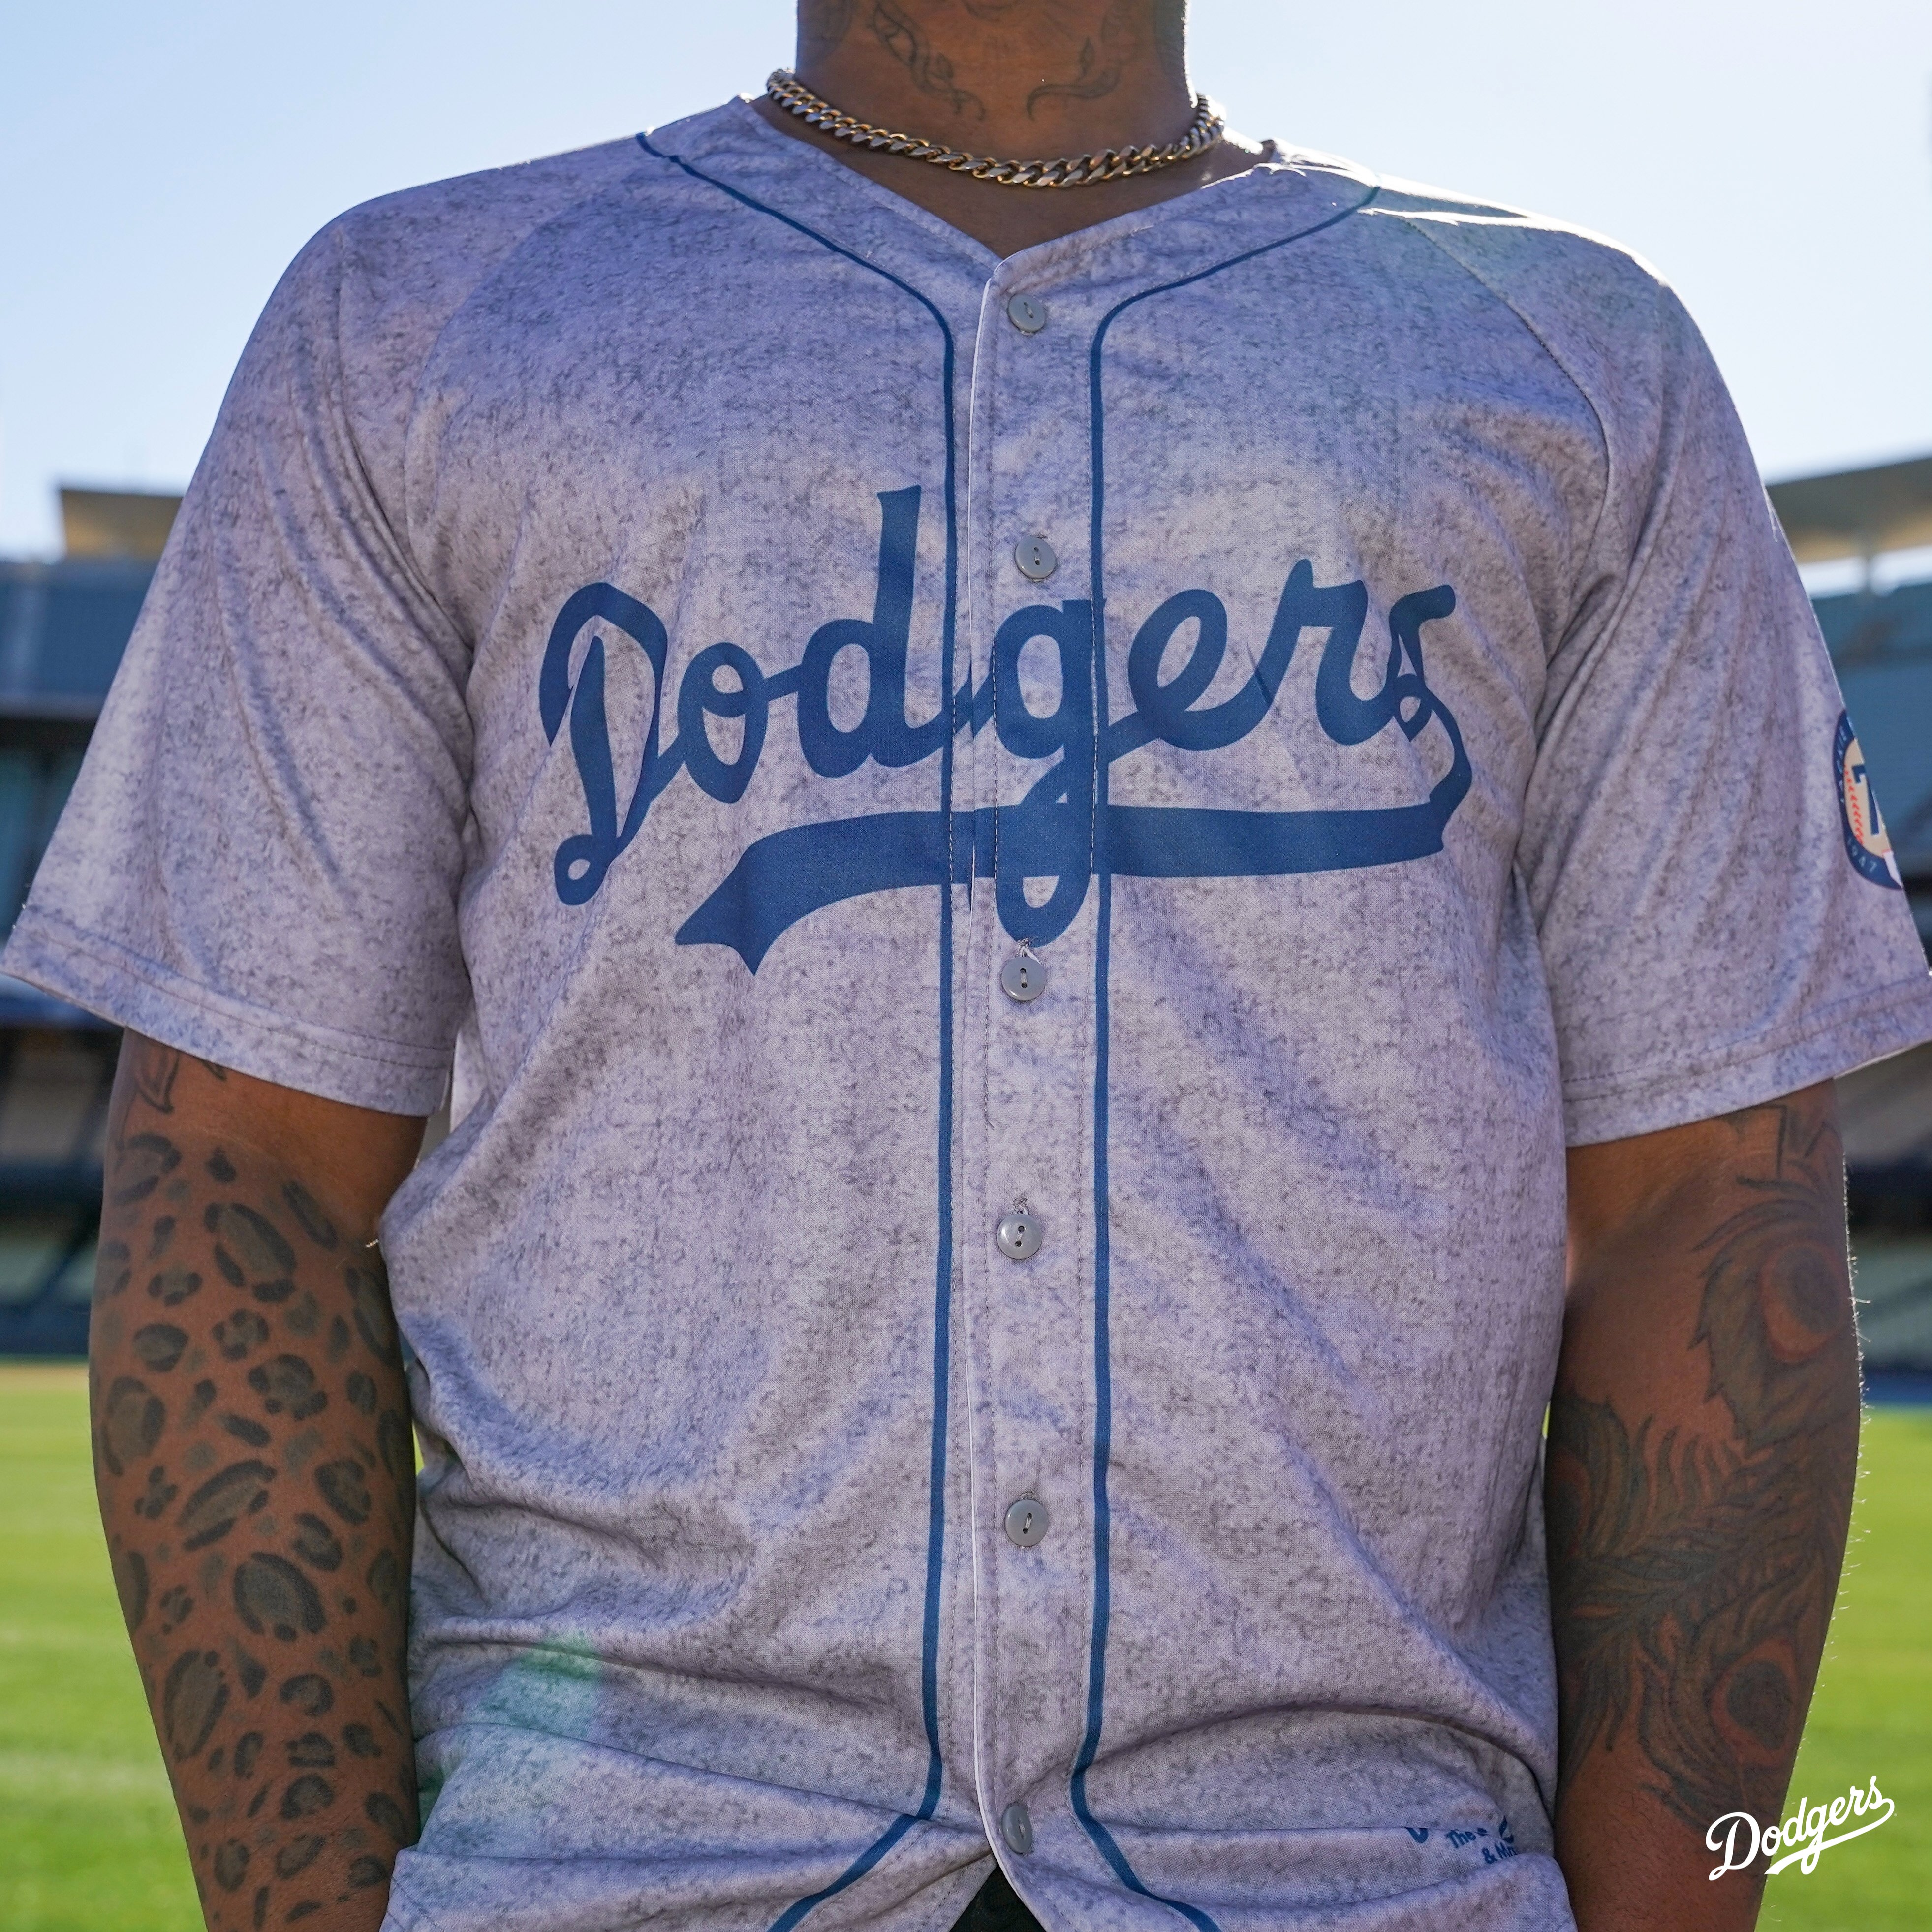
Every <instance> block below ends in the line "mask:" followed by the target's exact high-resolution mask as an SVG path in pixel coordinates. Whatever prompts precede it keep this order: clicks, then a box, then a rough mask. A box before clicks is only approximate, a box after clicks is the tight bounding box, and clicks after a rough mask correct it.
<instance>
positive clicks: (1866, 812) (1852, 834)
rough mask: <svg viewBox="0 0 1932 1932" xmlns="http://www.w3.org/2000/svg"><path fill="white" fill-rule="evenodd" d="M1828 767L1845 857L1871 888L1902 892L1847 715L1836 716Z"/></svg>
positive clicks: (1868, 777) (1846, 713) (1896, 863)
mask: <svg viewBox="0 0 1932 1932" xmlns="http://www.w3.org/2000/svg"><path fill="white" fill-rule="evenodd" d="M1832 764H1833V766H1834V767H1835V769H1836V770H1837V772H1838V822H1839V823H1840V824H1841V826H1843V829H1844V834H1845V856H1846V857H1847V858H1849V859H1850V860H1851V862H1852V865H1853V866H1854V867H1855V868H1856V870H1857V871H1858V872H1859V873H1860V874H1861V875H1862V876H1863V877H1865V878H1867V879H1869V880H1870V881H1871V882H1872V883H1873V885H1875V886H1890V887H1891V889H1893V890H1894V891H1899V890H1901V889H1903V887H1902V884H1901V882H1900V879H1899V876H1898V861H1897V859H1896V858H1894V856H1892V850H1891V839H1890V838H1888V836H1887V835H1886V833H1885V819H1884V817H1883V815H1882V814H1881V813H1880V811H1879V808H1878V799H1877V797H1876V795H1875V794H1874V793H1873V790H1872V786H1871V775H1870V773H1869V772H1867V770H1866V769H1865V759H1864V753H1863V752H1862V751H1860V750H1859V749H1858V738H1857V736H1856V734H1855V733H1854V732H1853V731H1852V720H1851V715H1850V713H1849V712H1843V711H1841V712H1839V714H1838V732H1837V734H1836V736H1835V738H1834V739H1833V741H1832Z"/></svg>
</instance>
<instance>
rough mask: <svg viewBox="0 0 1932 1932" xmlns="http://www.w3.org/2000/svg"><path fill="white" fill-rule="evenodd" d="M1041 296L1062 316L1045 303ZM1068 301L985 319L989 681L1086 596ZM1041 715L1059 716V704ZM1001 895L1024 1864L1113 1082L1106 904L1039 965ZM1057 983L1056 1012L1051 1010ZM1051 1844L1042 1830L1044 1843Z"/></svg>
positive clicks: (1004, 1760)
mask: <svg viewBox="0 0 1932 1932" xmlns="http://www.w3.org/2000/svg"><path fill="white" fill-rule="evenodd" d="M1031 299H1032V300H1033V301H1034V302H1038V303H1040V308H1041V310H1042V311H1043V312H1044V310H1045V308H1046V304H1045V303H1044V302H1041V301H1040V298H1038V297H1037V296H1036V297H1033V298H1031ZM1058 304H1059V299H1058V297H1055V308H1054V311H1053V315H1052V324H1051V326H1050V327H1049V328H1048V329H1046V330H1045V331H1044V332H1042V331H1040V330H1031V331H1029V330H1027V329H1023V328H1022V326H1021V324H1020V323H1019V321H1018V320H1016V319H1015V317H1014V314H1013V301H1012V298H1011V297H1010V296H1002V295H1000V294H998V293H995V296H994V298H993V299H992V300H991V301H989V302H987V303H986V305H985V306H984V308H983V317H984V320H983V325H982V329H983V333H982V335H981V336H980V339H979V342H978V345H977V350H976V362H975V377H974V380H975V382H976V384H984V385H986V386H987V389H986V393H984V394H983V395H980V396H977V397H976V399H975V406H974V414H973V418H972V421H973V425H974V437H975V438H976V444H975V447H974V449H973V450H972V452H971V458H970V461H971V469H970V478H971V482H970V493H969V496H968V517H969V524H970V527H971V533H972V545H973V548H972V552H971V559H970V562H969V568H970V570H971V592H970V593H969V595H970V597H971V608H972V616H971V623H972V627H973V640H974V652H975V655H977V658H979V661H980V663H981V664H983V666H984V667H985V669H984V670H983V672H982V673H981V676H983V677H985V678H988V679H990V678H992V676H993V675H994V673H993V670H992V651H991V645H992V638H993V637H994V635H995V633H996V632H997V631H998V629H999V628H1000V626H1001V624H1002V623H1003V622H1005V621H1006V619H1008V618H1009V617H1010V616H1012V615H1013V613H1014V612H1016V610H1021V609H1023V608H1025V607H1027V606H1028V605H1029V604H1041V603H1045V604H1057V603H1058V602H1059V601H1063V600H1064V598H1078V597H1081V596H1084V595H1085V585H1084V583H1079V582H1076V581H1074V580H1073V578H1074V577H1076V575H1077V572H1076V571H1070V569H1069V568H1067V565H1070V564H1072V563H1073V562H1074V559H1073V558H1072V557H1064V558H1063V557H1061V556H1059V555H1058V554H1057V553H1054V541H1055V538H1056V537H1058V538H1062V539H1063V540H1064V541H1067V542H1068V543H1069V544H1072V543H1073V538H1072V537H1069V536H1067V535H1066V532H1067V531H1069V530H1073V531H1076V532H1077V531H1079V530H1083V529H1085V517H1086V515H1087V510H1086V497H1085V487H1086V486H1085V462H1086V458H1087V451H1086V447H1085V442H1084V440H1082V439H1081V437H1079V435H1077V434H1074V433H1073V432H1072V431H1070V428H1069V425H1072V424H1076V423H1078V422H1084V420H1085V416H1084V411H1085V368H1086V365H1085V358H1084V353H1081V352H1080V351H1079V345H1078V344H1077V343H1076V341H1074V338H1073V326H1072V311H1070V310H1069V311H1066V312H1065V313H1064V314H1063V312H1062V311H1061V308H1060V306H1059V305H1058ZM1024 538H1038V539H1039V540H1040V550H1041V551H1042V552H1044V553H1045V554H1041V553H1035V552H1034V551H1032V550H1031V547H1029V549H1028V555H1027V556H1025V557H1024V558H1022V556H1020V555H1019V554H1018V553H1016V544H1019V541H1020V540H1022V539H1024ZM1049 559H1050V562H1049ZM1025 563H1031V564H1033V565H1035V566H1036V567H1037V568H1039V569H1040V571H1041V573H1042V574H1038V575H1036V574H1033V573H1032V572H1031V571H1028V570H1026V569H1025V568H1023V567H1022V566H1023V565H1024V564H1025ZM1037 648H1040V649H1051V646H1038V647H1037ZM1012 674H1013V672H1012V669H1011V667H1008V669H1007V670H1006V671H1004V672H1003V673H1001V690H1000V693H999V695H1000V696H1001V698H1003V699H1004V700H1005V701H1006V703H1007V704H1008V705H1009V706H1010V703H1011V702H1012V693H1011V691H1010V690H1009V689H1007V679H1008V678H1009V677H1010V676H1011V675H1012ZM1031 674H1032V667H1031V664H1029V666H1028V676H1029V677H1031ZM975 688H976V690H977V689H978V688H980V686H979V685H977V684H976V686H975ZM1036 702H1037V703H1040V704H1041V705H1042V706H1043V708H1044V707H1046V706H1050V703H1051V699H1050V697H1037V698H1036ZM975 762H976V766H977V784H976V799H975V802H976V803H977V805H979V806H980V808H982V809H986V808H999V807H1002V806H1004V807H1008V808H1010V807H1011V806H1013V805H1017V804H1018V803H1019V801H1020V800H1021V799H1023V798H1024V797H1025V796H1026V794H1027V793H1028V791H1030V790H1031V789H1032V788H1033V787H1034V785H1035V784H1037V783H1038V781H1039V780H1040V777H1041V775H1043V772H1044V771H1045V770H1046V769H1047V768H1048V761H1046V760H1041V759H1038V758H1021V757H1017V756H1016V755H1015V754H1013V753H1012V752H1011V751H1009V750H1008V749H1007V747H1006V746H1005V745H1004V743H1003V742H1001V740H1000V739H999V737H998V722H997V707H996V709H995V720H994V721H992V723H990V724H989V725H988V726H986V727H983V730H982V733H981V734H980V739H979V741H978V745H977V756H976V761H975ZM983 822H984V821H983ZM981 853H982V857H981V863H982V864H985V863H986V861H987V859H989V858H990V859H991V860H992V865H993V866H994V867H995V868H997V869H1000V870H1004V865H1005V862H1006V859H1007V849H1006V847H1005V845H1004V843H1003V841H1001V838H1000V836H999V830H998V820H997V819H995V821H994V823H993V825H992V826H991V827H990V828H989V833H988V835H986V838H984V840H983V844H982V846H981ZM971 925H972V928H973V932H974V941H973V949H972V953H971V959H972V961H973V962H974V963H975V965H976V966H977V970H976V971H974V984H973V985H972V986H971V988H970V989H968V991H967V993H966V1011H967V1013H968V1015H969V1016H971V1018H970V1025H971V1028H973V1030H974V1035H975V1037H974V1038H973V1039H972V1040H971V1044H970V1048H969V1051H970V1052H971V1055H973V1056H974V1058H977V1059H979V1061H980V1065H979V1066H978V1067H974V1069H973V1070H972V1071H971V1073H967V1074H966V1075H965V1078H964V1079H962V1085H961V1095H962V1110H964V1111H966V1112H970V1114H971V1116H972V1118H971V1123H970V1125H969V1126H968V1127H967V1130H966V1131H965V1134H964V1136H963V1138H964V1140H965V1153H966V1158H967V1160H968V1166H967V1169H966V1172H967V1174H968V1176H969V1177H970V1178H969V1180H968V1187H969V1188H970V1189H971V1193H972V1196H974V1205H975V1207H976V1208H977V1212H978V1213H980V1214H983V1215H984V1217H985V1219H984V1220H982V1221H980V1223H979V1226H978V1229H977V1231H976V1233H975V1235H974V1236H971V1237H965V1238H964V1240H963V1241H962V1245H964V1246H965V1247H966V1248H967V1250H968V1253H967V1256H966V1257H965V1280H966V1281H967V1282H968V1285H969V1292H970V1293H971V1315H970V1317H969V1320H968V1327H967V1330H966V1333H967V1335H968V1345H969V1346H970V1349H971V1358H970V1359H971V1370H970V1373H971V1376H972V1379H973V1388H974V1397H973V1400H974V1418H975V1421H974V1430H973V1449H972V1454H973V1458H974V1484H973V1487H974V1493H975V1494H976V1496H977V1499H979V1500H978V1504H977V1509H976V1511H975V1517H974V1526H973V1534H974V1541H975V1544H976V1547H977V1565H976V1567H977V1574H978V1577H979V1581H978V1582H977V1585H976V1590H975V1601H976V1602H977V1604H978V1607H979V1613H980V1619H981V1623H980V1629H979V1631H978V1634H977V1646H976V1647H977V1655H978V1657H979V1659H980V1673H979V1675H978V1676H977V1680H976V1682H977V1692H976V1697H975V1708H976V1720H977V1724H978V1726H979V1754H978V1776H979V1778H980V1790H981V1792H982V1793H983V1802H985V1803H986V1805H987V1808H988V1810H987V1817H988V1820H989V1824H991V1825H992V1828H993V1829H994V1830H995V1832H996V1833H998V1835H999V1838H998V1840H996V1842H1000V1841H1004V1848H1005V1849H1007V1850H1011V1849H1013V1841H1012V1839H1011V1838H1010V1835H1008V1832H1007V1826H1006V1825H1005V1823H1004V1822H1003V1820H1004V1817H1005V1815H1006V1814H1005V1813H1004V1812H1003V1811H1001V1810H1000V1809H999V1807H1000V1806H1001V1805H1002V1804H1004V1803H1005V1802H1006V1801H1007V1799H1008V1797H1010V1794H1011V1793H1013V1792H1014V1791H1015V1790H1028V1789H1030V1788H1032V1787H1034V1785H1035V1784H1037V1782H1038V1781H1039V1779H1040V1778H1041V1777H1042V1776H1043V1775H1049V1767H1050V1766H1052V1764H1054V1763H1064V1762H1065V1761H1066V1760H1067V1758H1068V1757H1069V1755H1070V1754H1071V1753H1073V1752H1074V1751H1077V1750H1078V1748H1079V1739H1080V1736H1081V1735H1082V1728H1081V1727H1082V1724H1083V1722H1084V1711H1085V1677H1084V1674H1083V1673H1084V1669H1085V1631H1084V1627H1083V1626H1082V1622H1081V1618H1080V1616H1079V1613H1078V1610H1077V1607H1078V1606H1079V1605H1082V1604H1085V1603H1086V1602H1087V1601H1088V1599H1089V1598H1090V1596H1091V1587H1090V1586H1091V1574H1090V1572H1091V1547H1090V1545H1091V1538H1089V1537H1088V1535H1086V1534H1085V1532H1084V1530H1083V1529H1082V1523H1083V1521H1084V1520H1085V1516H1086V1514H1087V1511H1086V1508H1085V1502H1084V1498H1085V1490H1083V1489H1082V1481H1083V1480H1085V1481H1086V1482H1087V1483H1088V1484H1089V1485H1090V1486H1091V1469H1090V1464H1089V1460H1088V1457H1089V1453H1090V1452H1089V1445H1088V1441H1087V1438H1086V1432H1088V1430H1091V1398H1090V1397H1089V1395H1088V1389H1087V1383H1088V1364H1090V1363H1091V1358H1092V1334H1091V1318H1090V1316H1089V1313H1088V1299H1089V1296H1090V1292H1091V1269H1090V1267H1089V1265H1088V1262H1087V1261H1086V1260H1085V1259H1083V1257H1084V1256H1085V1254H1086V1253H1087V1251H1088V1248H1089V1247H1090V1246H1091V1235H1090V1234H1089V1232H1088V1222H1089V1220H1090V1219H1091V1215H1090V1213H1089V1212H1088V1208H1087V1204H1088V1202H1090V1201H1091V1187H1092V1183H1091V1169H1090V1167H1089V1166H1088V1155H1089V1150H1090V1148H1091V1125H1090V1121H1089V1115H1090V1112H1091V1094H1092V1084H1093V1070H1092V1058H1091V1053H1092V1040H1091V1014H1090V1013H1089V1010H1088V1009H1089V1007H1090V1004H1091V1003H1090V1002H1089V1001H1086V1000H1084V999H1082V998H1080V997H1079V988H1080V986H1082V983H1083V982H1084V980H1085V977H1087V975H1088V972H1089V971H1090V968H1089V966H1088V961H1089V959H1091V947H1092V924H1091V905H1090V907H1088V910H1086V911H1085V912H1084V913H1082V914H1079V915H1076V918H1075V920H1074V922H1073V926H1071V927H1070V929H1067V931H1065V932H1062V933H1061V934H1058V935H1056V936H1055V940H1054V941H1053V945H1052V948H1051V949H1046V948H1041V949H1039V950H1036V949H1035V948H1034V947H1033V946H1031V944H1025V943H1023V942H1022V941H1019V940H1016V938H1015V937H1014V936H1013V935H1011V934H1010V933H1009V932H1007V930H1006V929H1005V926H1004V922H1002V920H1001V918H1000V916H999V913H998V892H997V890H996V889H995V886H994V883H993V881H992V880H989V879H987V878H986V877H981V879H980V880H979V881H977V883H976V885H975V888H974V898H973V904H972V908H971ZM1047 950H1052V962H1051V965H1050V966H1049V962H1048V961H1047V959H1046V958H1045V957H1044V956H1043V955H1044V953H1046V951H1047ZM1049 986H1050V988H1051V989H1052V995H1053V997H1052V998H1043V997H1042V996H1043V993H1045V992H1046V991H1047V990H1048V989H1049ZM1022 1010H1024V1011H1022ZM964 1071H965V1070H964V1069H963V1068H962V1073H964ZM969 1096H970V1098H969ZM1022 1197H1024V1198H1023V1199H1022ZM1007 1222H1017V1223H1020V1225H1019V1226H1013V1227H1009V1229H1007V1232H1008V1235H1009V1237H1010V1239H1009V1241H1007V1242H1006V1243H1004V1244H1003V1243H1002V1242H1001V1239H1000V1232H1001V1224H1002V1223H1007ZM1028 1223H1032V1224H1035V1225H1034V1226H1031V1227H1029V1226H1028V1225H1027V1224H1028ZM964 1227H965V1223H962V1236H963V1235H964ZM1049 1518H1051V1527H1049ZM1070 1606H1073V1607H1076V1608H1075V1610H1073V1612H1072V1613H1070V1610H1069V1607H1070ZM1028 1837H1029V1842H1030V1839H1031V1820H1029V1821H1028Z"/></svg>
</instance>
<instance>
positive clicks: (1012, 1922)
mask: <svg viewBox="0 0 1932 1932" xmlns="http://www.w3.org/2000/svg"><path fill="white" fill-rule="evenodd" d="M953 1932H1044V1927H1042V1925H1041V1924H1040V1921H1039V1920H1038V1919H1037V1918H1035V1917H1034V1915H1033V1914H1032V1913H1031V1912H1029V1911H1028V1909H1026V1906H1025V1904H1024V1903H1022V1900H1021V1898H1020V1895H1019V1893H1018V1892H1016V1891H1014V1889H1013V1887H1012V1886H1011V1885H1009V1884H1008V1883H1007V1875H1006V1873H1004V1872H1003V1871H1001V1870H1000V1868H999V1867H998V1866H997V1865H995V1867H994V1868H993V1875H992V1877H991V1878H989V1879H987V1881H986V1883H985V1884H984V1885H982V1886H980V1889H979V1890H978V1891H976V1892H975V1893H974V1894H973V1902H972V1903H971V1905H969V1906H967V1908H966V1909H965V1911H964V1912H962V1913H961V1914H960V1915H959V1918H958V1920H957V1921H956V1923H955V1924H954V1925H953Z"/></svg>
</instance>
